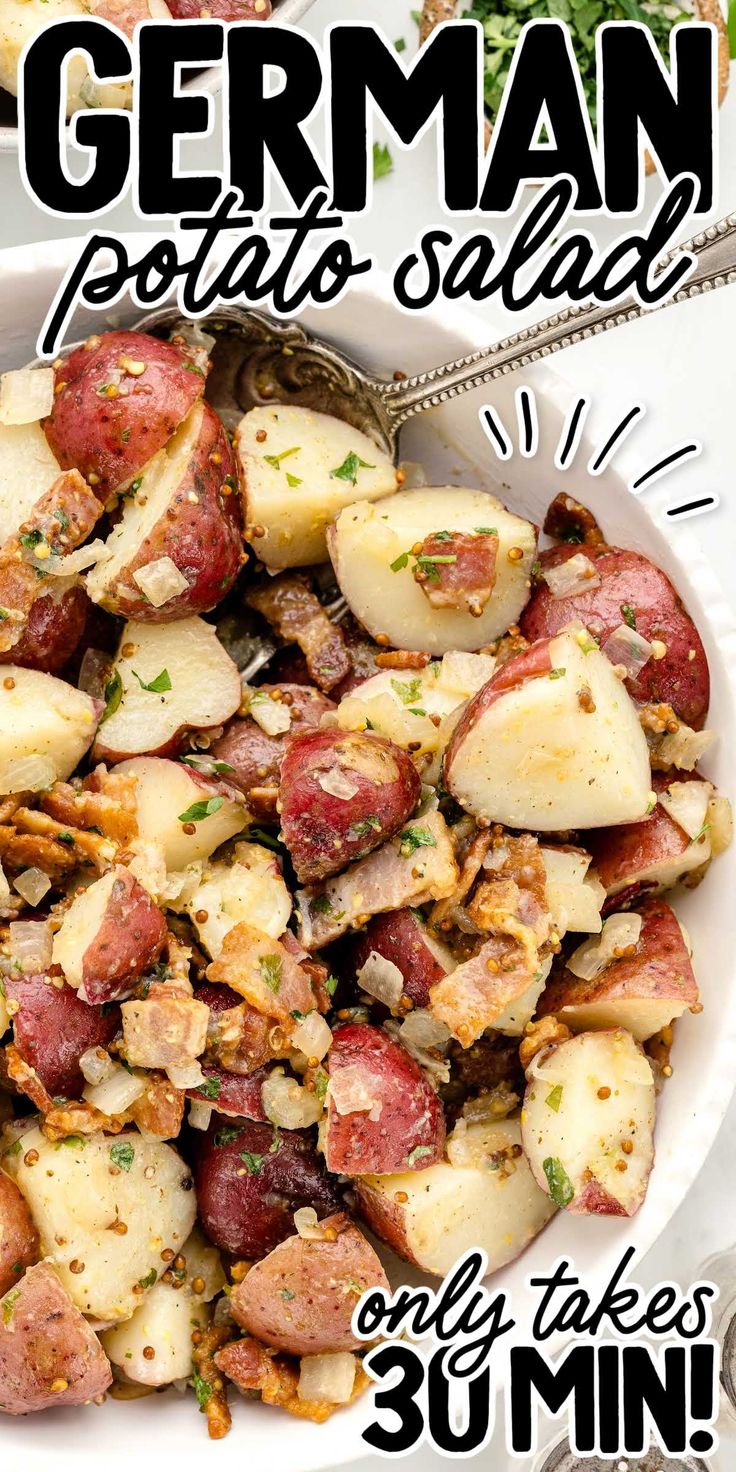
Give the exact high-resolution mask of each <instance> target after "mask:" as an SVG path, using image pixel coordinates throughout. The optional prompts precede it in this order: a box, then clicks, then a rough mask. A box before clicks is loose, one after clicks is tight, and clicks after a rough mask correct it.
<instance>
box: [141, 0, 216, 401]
mask: <svg viewBox="0 0 736 1472" xmlns="http://www.w3.org/2000/svg"><path fill="white" fill-rule="evenodd" d="M149 8H150V10H151V14H152V15H154V17H155V19H158V20H167V19H168V18H169V16H170V12H169V10H168V9H167V8H166V6H163V7H162V8H161V11H160V12H159V13H158V14H156V6H155V4H154V0H149ZM174 336H175V337H176V338H181V339H183V341H184V342H186V343H188V344H189V346H190V348H195V349H196V351H195V352H194V353H193V354H191V356H192V358H193V360H194V362H195V363H196V364H197V366H198V367H199V368H201V369H202V370H203V371H204V372H205V373H206V372H207V369H208V367H209V357H210V353H211V352H212V349H213V347H214V346H215V343H216V341H217V338H215V337H212V335H211V334H210V333H209V332H203V331H202V328H201V326H200V324H199V322H186V323H184V322H183V323H182V324H181V326H179V327H177V329H176V333H175V334H174Z"/></svg>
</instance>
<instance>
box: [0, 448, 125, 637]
mask: <svg viewBox="0 0 736 1472" xmlns="http://www.w3.org/2000/svg"><path fill="white" fill-rule="evenodd" d="M101 515H102V507H101V505H100V503H99V501H98V499H97V497H96V496H95V494H94V492H93V491H91V490H90V488H89V486H88V485H87V483H86V481H84V480H83V479H82V476H81V475H80V474H79V471H77V470H67V471H64V473H63V474H62V475H60V476H58V477H57V479H56V480H55V481H54V483H53V485H52V486H50V487H49V489H48V491H45V492H44V494H43V495H42V496H41V497H40V498H39V500H38V501H37V502H36V504H35V506H34V507H33V509H32V511H31V512H30V515H29V516H28V517H27V519H26V520H25V521H24V522H23V524H22V526H21V527H19V529H18V532H17V534H16V535H15V536H12V537H8V539H7V541H6V542H5V543H4V545H3V546H2V548H0V608H2V609H3V611H4V613H5V614H6V617H5V618H4V619H3V621H2V622H1V623H0V653H3V654H6V653H7V652H8V650H10V649H12V648H13V647H14V646H15V645H16V644H17V643H18V641H19V639H20V638H21V636H22V634H23V633H24V631H25V628H26V626H27V622H28V615H29V613H30V611H31V609H32V607H33V604H34V603H35V602H36V599H37V598H40V597H45V596H47V595H48V592H49V588H48V586H47V584H46V580H45V579H44V578H43V577H42V576H39V569H41V571H42V570H43V564H42V562H41V560H40V559H38V561H37V563H36V562H34V561H32V560H31V559H32V556H33V553H34V551H35V550H36V549H37V548H40V547H41V546H43V547H44V548H48V550H49V551H50V552H52V553H54V554H55V555H56V556H60V557H63V556H64V555H65V554H66V553H68V552H71V551H73V550H74V548H75V547H78V546H79V545H80V543H81V542H84V540H85V539H86V537H88V536H89V533H90V532H91V530H92V528H93V526H94V525H95V522H96V521H97V520H98V518H99V517H100V516H101Z"/></svg>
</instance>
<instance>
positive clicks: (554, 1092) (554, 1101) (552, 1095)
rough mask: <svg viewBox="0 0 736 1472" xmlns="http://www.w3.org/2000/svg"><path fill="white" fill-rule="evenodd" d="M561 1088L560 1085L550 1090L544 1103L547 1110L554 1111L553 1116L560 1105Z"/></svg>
mask: <svg viewBox="0 0 736 1472" xmlns="http://www.w3.org/2000/svg"><path fill="white" fill-rule="evenodd" d="M562 1088H563V1085H562V1084H555V1086H554V1088H553V1089H550V1091H549V1093H548V1095H547V1098H546V1099H545V1101H544V1102H545V1104H546V1105H547V1108H548V1109H554V1112H555V1114H557V1112H558V1110H559V1107H560V1105H561V1103H562Z"/></svg>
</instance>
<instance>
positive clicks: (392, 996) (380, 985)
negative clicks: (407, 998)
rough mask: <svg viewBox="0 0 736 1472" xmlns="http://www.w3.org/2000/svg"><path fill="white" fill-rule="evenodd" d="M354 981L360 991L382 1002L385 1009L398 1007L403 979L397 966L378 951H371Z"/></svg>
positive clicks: (402, 988) (402, 989)
mask: <svg viewBox="0 0 736 1472" xmlns="http://www.w3.org/2000/svg"><path fill="white" fill-rule="evenodd" d="M355 979H356V981H357V983H358V986H359V987H360V989H361V991H364V992H367V993H368V995H369V997H375V998H376V1001H378V1002H383V1004H384V1006H385V1007H396V1006H398V1003H399V1001H400V999H401V997H402V996H403V993H404V978H403V975H402V973H401V972H400V970H399V968H398V966H397V965H396V964H395V962H394V961H389V960H387V959H386V957H385V956H381V955H380V954H379V952H378V951H371V953H370V955H369V956H368V959H367V961H365V962H364V963H363V965H362V966H361V968H360V970H359V971H358V972H357V974H356V978H355Z"/></svg>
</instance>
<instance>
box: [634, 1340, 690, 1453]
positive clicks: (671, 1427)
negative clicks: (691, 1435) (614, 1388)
mask: <svg viewBox="0 0 736 1472" xmlns="http://www.w3.org/2000/svg"><path fill="white" fill-rule="evenodd" d="M622 1355H623V1381H624V1405H623V1424H624V1447H625V1450H626V1451H627V1452H632V1453H634V1454H635V1455H640V1454H641V1453H642V1452H644V1451H646V1449H647V1447H648V1445H649V1426H648V1424H645V1418H644V1409H645V1407H646V1410H647V1412H648V1414H649V1417H650V1418H651V1420H652V1421H653V1423H654V1426H655V1427H656V1430H657V1432H658V1433H659V1437H660V1440H661V1442H662V1446H664V1447H666V1449H667V1451H668V1452H671V1453H676V1452H684V1451H687V1437H686V1424H687V1357H688V1350H687V1349H686V1348H685V1346H684V1345H679V1344H673V1345H668V1346H667V1348H666V1349H665V1350H664V1351H663V1360H664V1378H663V1379H662V1377H661V1376H660V1373H659V1369H658V1366H657V1363H656V1361H655V1359H654V1357H653V1355H652V1352H651V1350H650V1349H649V1347H648V1346H647V1345H644V1344H627V1345H625V1346H624V1349H623V1351H622Z"/></svg>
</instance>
